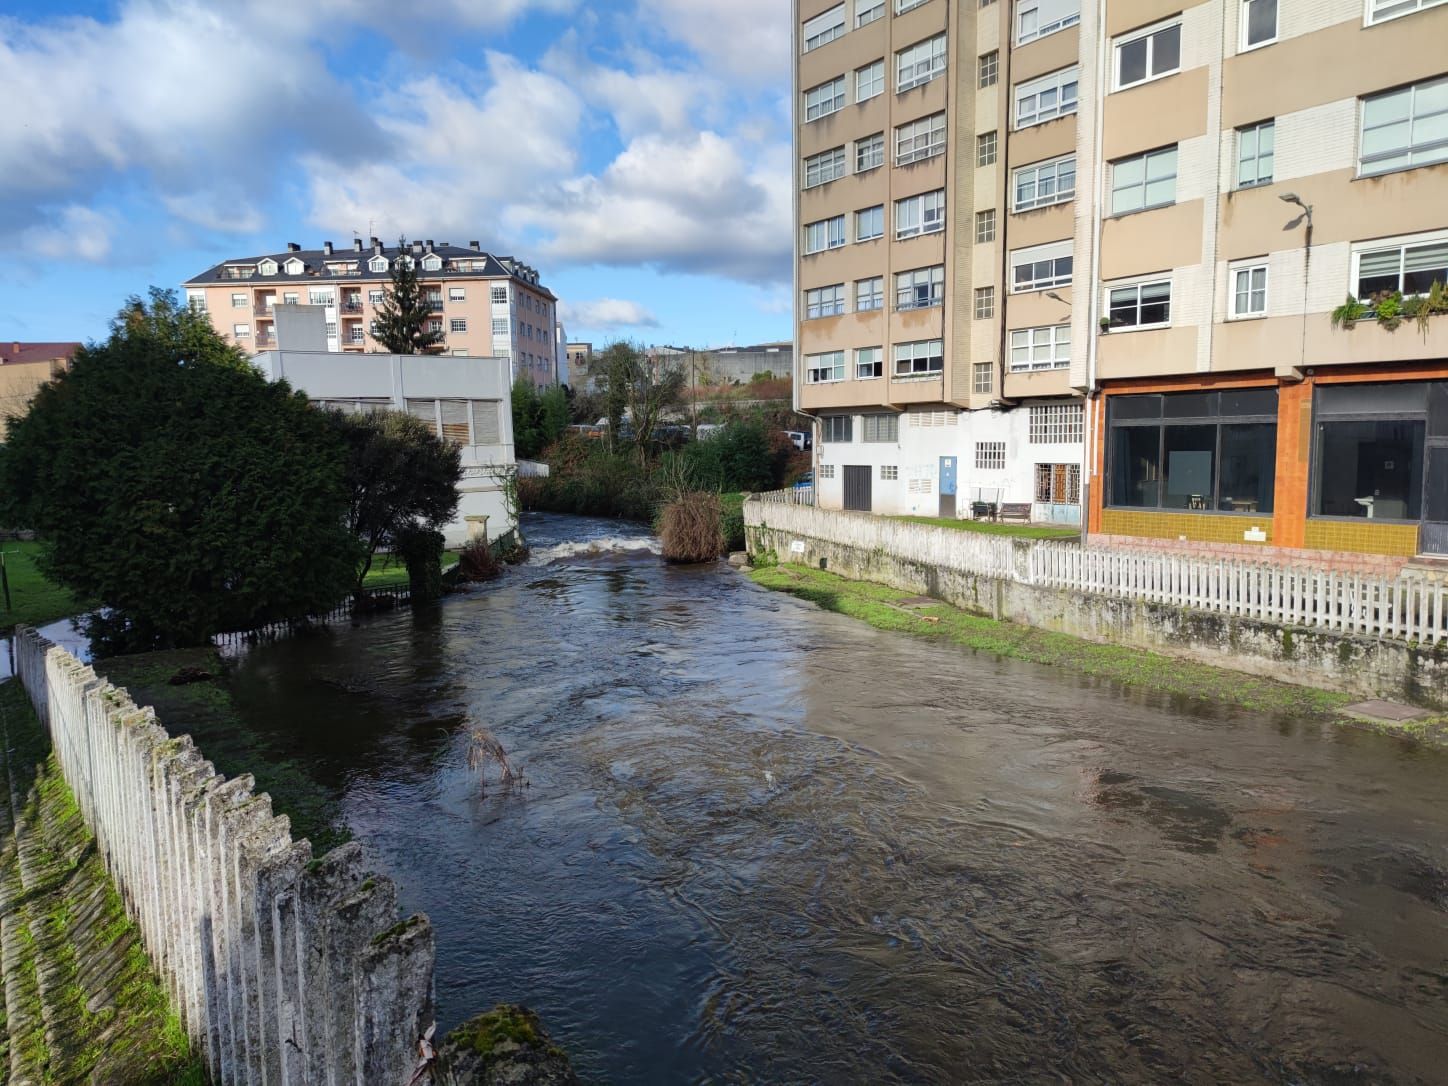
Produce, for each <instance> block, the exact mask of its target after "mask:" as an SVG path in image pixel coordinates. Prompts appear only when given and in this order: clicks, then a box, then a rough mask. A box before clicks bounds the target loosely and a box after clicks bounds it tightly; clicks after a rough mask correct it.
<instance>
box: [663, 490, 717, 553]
mask: <svg viewBox="0 0 1448 1086" xmlns="http://www.w3.org/2000/svg"><path fill="white" fill-rule="evenodd" d="M722 519H723V516H722V510H721V509H720V503H719V495H718V494H711V493H709V492H707V491H703V490H696V491H694V492H693V493H690V494H683V495H681V496H680V497H679V498H678V499H677V500H675V501H672V502H670V503H669V504H668V505H666V506H664V512H663V516H662V518H661V521H660V525H659V536H660V539H661V542H662V543H663V551H664V557H665V558H666V559H668V560H669V561H670V562H712V561H714V560H715V559H716V558H718V557H719V555H720V554H721V553H722V552H723V550H724V532H723V529H722V527H721V523H722Z"/></svg>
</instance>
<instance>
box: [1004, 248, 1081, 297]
mask: <svg viewBox="0 0 1448 1086" xmlns="http://www.w3.org/2000/svg"><path fill="white" fill-rule="evenodd" d="M1070 285H1071V242H1070V241H1053V242H1051V243H1050V244H1049V245H1036V246H1033V247H1032V248H1029V249H1017V250H1015V252H1013V253H1011V293H1012V294H1020V293H1023V292H1025V291H1029V290H1046V289H1048V288H1050V287H1066V286H1070Z"/></svg>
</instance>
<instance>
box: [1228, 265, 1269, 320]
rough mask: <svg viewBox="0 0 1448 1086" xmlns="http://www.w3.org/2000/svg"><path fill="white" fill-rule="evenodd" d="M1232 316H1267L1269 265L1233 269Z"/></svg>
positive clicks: (1238, 317)
mask: <svg viewBox="0 0 1448 1086" xmlns="http://www.w3.org/2000/svg"><path fill="white" fill-rule="evenodd" d="M1231 274H1232V311H1231V317H1232V318H1233V319H1234V320H1235V319H1240V318H1242V317H1265V316H1266V315H1267V265H1266V264H1254V265H1252V266H1251V267H1245V268H1233V269H1232V273H1231Z"/></svg>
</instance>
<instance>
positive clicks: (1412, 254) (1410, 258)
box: [1363, 242, 1448, 275]
mask: <svg viewBox="0 0 1448 1086" xmlns="http://www.w3.org/2000/svg"><path fill="white" fill-rule="evenodd" d="M1375 255H1377V254H1375V253H1365V254H1363V268H1364V269H1365V270H1366V268H1367V266H1368V257H1369V256H1375ZM1390 255H1395V254H1390ZM1444 268H1448V242H1439V243H1437V244H1434V245H1413V246H1410V247H1409V248H1408V249H1407V250H1406V251H1405V252H1404V253H1403V271H1404V272H1405V273H1407V274H1409V275H1411V274H1412V273H1413V272H1425V271H1442V270H1443V269H1444ZM1388 270H1389V271H1392V270H1394V269H1393V268H1392V267H1389V268H1388Z"/></svg>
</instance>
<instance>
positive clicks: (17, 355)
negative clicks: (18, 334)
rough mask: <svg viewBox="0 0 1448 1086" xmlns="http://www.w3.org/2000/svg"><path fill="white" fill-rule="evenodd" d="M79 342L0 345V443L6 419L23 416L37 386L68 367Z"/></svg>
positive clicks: (12, 342)
mask: <svg viewBox="0 0 1448 1086" xmlns="http://www.w3.org/2000/svg"><path fill="white" fill-rule="evenodd" d="M80 346H81V345H80V344H79V343H20V342H17V341H14V340H11V341H8V342H5V343H0V443H3V442H4V441H5V433H6V430H7V428H8V423H7V422H6V420H7V419H8V418H9V417H11V416H20V415H23V414H25V412H26V411H27V410H29V408H30V401H31V400H32V399H34V398H35V394H36V393H37V392H38V391H40V386H41V385H44V384H45V383H46V382H48V381H50V380H51V379H53V378H55V377H58V376H60V374H62V373H63V372H65V371H66V370H67V369H69V368H70V363H71V360H72V359H73V358H75V352H76V351H77V350H79V349H80Z"/></svg>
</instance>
